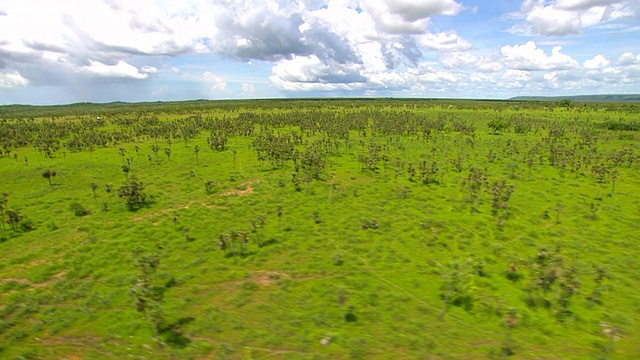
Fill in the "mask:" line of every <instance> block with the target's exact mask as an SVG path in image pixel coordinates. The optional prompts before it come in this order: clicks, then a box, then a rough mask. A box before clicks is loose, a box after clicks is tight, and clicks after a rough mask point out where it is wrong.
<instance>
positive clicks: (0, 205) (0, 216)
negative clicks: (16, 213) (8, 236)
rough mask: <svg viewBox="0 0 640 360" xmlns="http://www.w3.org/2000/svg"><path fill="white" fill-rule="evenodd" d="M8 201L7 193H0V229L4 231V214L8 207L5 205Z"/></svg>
mask: <svg viewBox="0 0 640 360" xmlns="http://www.w3.org/2000/svg"><path fill="white" fill-rule="evenodd" d="M8 203H9V194H7V193H2V195H1V196H0V230H2V231H3V232H4V223H5V221H6V220H5V216H6V212H7V210H9V208H8V207H7V204H8Z"/></svg>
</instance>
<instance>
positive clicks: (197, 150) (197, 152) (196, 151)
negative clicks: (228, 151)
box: [193, 145, 235, 167]
mask: <svg viewBox="0 0 640 360" xmlns="http://www.w3.org/2000/svg"><path fill="white" fill-rule="evenodd" d="M193 152H194V153H195V154H196V164H197V165H198V167H200V158H199V157H198V154H200V146H198V145H196V146H194V147H193ZM234 163H235V153H234Z"/></svg>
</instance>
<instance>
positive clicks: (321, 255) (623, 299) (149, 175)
mask: <svg viewBox="0 0 640 360" xmlns="http://www.w3.org/2000/svg"><path fill="white" fill-rule="evenodd" d="M283 104H284V105H283ZM330 104H331V105H330ZM263 105H264V104H261V106H260V107H256V108H252V107H251V105H250V104H249V105H247V104H246V103H241V104H239V105H238V107H241V106H242V107H243V108H242V109H241V111H251V112H252V114H254V115H255V116H256V117H258V118H260V117H268V116H272V115H274V114H285V115H286V114H294V116H298V117H300V118H301V119H304V118H305V116H318V114H331V116H332V117H334V116H335V118H336V120H334V121H348V120H345V119H348V118H349V117H350V116H353V117H355V116H359V115H358V114H356V113H355V112H360V115H361V113H362V112H366V113H367V114H368V115H367V122H368V123H367V128H366V129H367V132H366V135H365V134H363V133H362V132H359V131H356V130H353V129H352V130H351V131H350V132H349V143H348V144H347V143H346V142H341V145H340V147H339V148H338V149H337V150H334V151H331V152H330V153H329V154H328V156H327V160H328V166H327V167H326V168H325V169H324V170H323V171H322V174H321V176H320V179H319V180H312V181H309V182H308V183H307V182H302V183H301V184H299V186H298V188H296V186H295V185H294V184H293V183H292V176H291V175H292V174H293V173H295V169H294V165H293V164H292V163H291V162H290V161H287V162H285V163H284V164H283V165H281V166H275V165H273V164H271V163H269V162H268V161H262V162H261V161H258V160H257V158H256V152H255V149H254V148H252V147H251V144H252V141H253V139H255V137H256V136H258V134H259V131H260V130H262V129H269V128H273V129H275V130H276V131H278V132H280V133H282V134H288V133H297V134H298V133H299V134H301V135H302V137H303V139H304V141H303V143H302V144H298V145H296V148H298V149H299V150H300V151H303V150H304V149H305V148H308V147H309V144H311V143H312V142H313V141H316V140H320V139H322V138H326V137H327V136H326V135H325V134H323V133H322V132H321V131H319V132H315V133H312V132H307V131H305V130H304V129H302V128H300V127H299V126H296V125H290V124H283V125H281V126H275V125H266V123H256V124H254V125H253V126H254V127H255V129H256V133H254V134H252V135H250V136H246V137H241V136H235V137H230V138H229V139H228V143H227V145H226V149H225V150H223V151H218V150H210V149H209V147H208V145H207V139H206V135H207V134H205V133H201V134H199V135H197V136H195V137H194V138H192V139H189V140H188V142H186V143H185V142H183V141H182V140H181V139H180V138H173V141H172V143H171V144H168V143H167V142H166V140H165V139H162V140H160V139H156V140H154V139H152V138H146V137H143V136H140V137H137V138H136V141H135V142H125V143H119V144H111V145H109V146H107V147H104V148H96V149H94V150H92V151H81V152H66V153H65V154H61V152H62V150H60V151H58V152H56V153H54V154H53V155H52V156H51V157H47V156H44V155H43V154H42V153H41V152H38V151H36V150H35V149H34V148H33V147H24V148H16V149H13V153H18V154H19V156H18V158H17V159H13V158H12V157H11V156H3V157H0V178H1V179H2V183H1V186H2V188H1V189H0V191H1V192H4V193H7V194H9V196H8V207H9V208H11V209H16V210H19V211H20V212H21V213H22V214H23V215H25V216H26V217H27V218H28V219H30V220H31V221H32V222H33V224H34V226H35V230H33V231H11V230H10V229H9V227H8V226H5V231H4V232H3V233H2V236H3V239H4V241H3V242H2V243H0V258H2V260H3V261H2V263H0V339H1V341H0V344H2V345H0V346H1V348H0V357H2V358H9V359H11V358H96V359H101V358H122V357H128V356H133V357H136V358H214V359H240V358H246V359H249V358H255V359H275V358H282V359H351V358H353V359H358V358H367V359H368V358H379V359H400V358H407V359H413V358H416V359H418V358H419V359H422V358H443V359H445V358H452V359H453V358H502V357H503V356H505V355H506V354H510V356H513V357H515V358H531V359H533V358H559V359H560V358H561V359H568V358H576V359H580V358H610V359H615V358H619V359H628V358H635V357H637V356H638V355H640V349H638V347H637V344H638V343H640V337H639V336H640V335H639V334H638V333H637V331H636V330H635V329H638V328H640V319H639V318H638V315H637V314H638V310H639V308H638V306H639V305H640V291H638V289H637V284H638V274H639V273H640V272H638V270H640V269H639V266H638V265H637V261H636V260H637V258H638V254H639V253H640V249H639V245H638V242H637V237H638V234H640V225H638V220H639V216H640V196H639V195H638V189H640V177H638V173H639V172H638V161H635V162H630V164H627V163H626V162H625V163H623V164H619V165H617V166H613V165H611V164H610V163H607V167H608V168H610V169H611V170H615V171H616V172H617V174H618V175H617V178H616V181H615V184H613V183H612V182H611V179H610V177H607V178H606V181H603V182H601V183H598V181H597V179H596V177H595V176H594V174H593V173H592V171H591V170H592V167H591V166H586V165H584V166H581V167H578V168H577V169H575V170H574V171H572V169H571V166H570V165H567V166H566V168H564V169H563V168H561V167H559V166H557V164H556V165H555V166H552V164H551V163H550V156H551V155H550V153H549V151H548V148H545V147H544V146H545V145H544V144H545V143H544V141H543V139H544V138H545V137H550V134H549V133H550V129H552V128H554V126H556V125H554V124H557V126H560V127H562V128H563V129H566V132H565V134H564V135H562V136H560V137H559V139H557V140H558V144H562V146H563V148H566V149H569V150H570V149H573V151H574V153H573V154H574V155H572V156H576V157H583V159H590V160H588V161H592V162H593V164H594V165H595V164H596V163H598V161H602V162H606V161H605V160H606V159H607V156H608V155H609V154H611V153H613V152H615V151H619V150H621V149H623V148H628V149H632V152H633V155H632V156H635V157H636V158H634V159H637V153H638V134H637V132H633V131H614V130H606V129H603V128H601V127H599V126H598V125H599V124H601V123H603V122H606V121H608V120H607V117H610V116H614V117H616V116H620V117H622V116H624V117H625V119H627V120H629V119H630V120H632V121H638V119H639V114H638V109H637V108H636V107H633V106H628V107H625V108H622V109H618V110H615V111H613V110H609V111H605V110H603V109H601V108H598V106H596V105H593V106H591V107H589V108H588V109H587V110H584V109H582V110H579V109H572V108H563V107H553V106H551V107H547V108H543V107H539V108H536V107H534V108H529V109H523V108H522V107H519V106H518V105H517V104H516V105H508V106H507V105H504V104H493V103H489V104H487V103H479V104H467V103H456V102H453V103H451V104H440V103H438V104H430V103H420V102H418V103H412V102H406V103H402V102H398V103H393V104H391V105H392V106H391V105H389V104H388V103H385V102H380V103H379V104H376V103H374V102H371V101H363V102H358V101H355V102H335V103H330V102H329V103H327V104H322V106H318V105H316V104H311V105H310V104H309V103H307V102H300V103H295V102H292V103H281V102H280V103H276V104H274V105H273V108H271V107H268V106H263ZM201 111H202V114H203V115H205V116H207V115H209V116H212V117H213V118H220V119H222V118H223V117H227V118H233V117H234V116H237V112H235V110H234V109H233V108H225V109H223V110H221V109H217V108H215V107H211V108H209V109H205V110H201ZM349 111H352V112H354V113H349ZM345 112H346V115H345ZM407 113H409V114H413V115H415V116H417V117H420V118H426V119H435V118H442V119H444V121H446V127H445V128H443V129H442V130H441V131H433V132H432V133H431V134H429V136H424V135H423V134H420V133H408V134H407V133H402V132H399V133H394V130H389V129H387V130H385V129H383V128H380V127H378V128H376V123H377V122H376V121H378V120H377V119H379V118H381V117H388V116H391V115H392V114H396V115H398V116H406V115H405V114H407ZM305 114H307V115H305ZM309 114H311V115H309ZM518 114H524V116H525V120H527V121H530V122H536V123H538V122H539V128H538V129H535V130H534V129H531V130H530V131H526V132H524V133H515V132H513V127H511V129H504V130H503V131H500V132H499V134H494V133H493V132H494V131H492V129H491V128H490V127H489V126H488V125H489V122H490V121H491V120H493V119H496V118H499V117H503V118H506V117H507V116H512V115H518ZM112 116H113V117H114V118H115V117H117V116H118V115H117V113H115V114H114V115H112ZM122 116H127V115H122ZM182 118H184V117H182V116H180V117H179V116H174V115H161V120H162V121H165V122H170V121H174V119H182ZM407 119H408V118H407ZM58 121H76V119H73V118H71V117H70V118H68V119H62V120H58ZM301 121H302V120H301ZM407 121H409V120H407ZM455 122H461V123H463V125H469V126H472V127H474V128H475V131H474V132H472V133H465V132H464V131H462V130H460V129H459V128H458V130H456V129H454V126H453V125H452V124H453V123H455ZM399 123H402V118H400V120H399ZM382 125H384V123H382ZM382 125H380V126H382ZM400 126H401V125H400ZM119 128H121V127H119V126H118V125H115V124H113V123H107V124H105V125H104V126H103V127H102V128H98V129H97V130H98V131H101V130H102V131H107V130H114V129H115V130H117V129H119ZM122 128H123V129H126V128H127V127H126V126H122ZM386 131H389V132H391V133H386V134H385V132H386ZM585 131H587V132H588V134H586V135H585ZM585 137H588V139H589V141H590V142H589V143H588V144H587V143H585V141H586V140H585ZM154 144H157V145H159V146H160V148H161V149H164V148H169V147H170V148H171V157H170V159H169V157H167V156H165V154H163V152H162V150H161V151H160V152H159V154H158V155H157V157H156V155H155V154H154V152H153V151H152V150H151V146H153V145H154ZM371 144H378V145H379V146H380V152H379V154H378V156H379V160H378V170H377V171H372V170H362V164H361V163H360V162H358V158H359V156H367V155H370V154H371V150H369V149H370V148H371ZM195 145H198V146H199V147H200V148H202V150H201V151H200V152H199V153H198V156H197V157H196V155H195V153H194V146H195ZM136 147H137V148H138V150H137V151H136ZM535 148H538V149H539V153H540V154H541V156H540V157H536V158H535V162H534V163H533V164H531V165H530V166H529V165H527V164H526V161H525V158H526V157H525V154H527V153H529V152H530V151H531V149H535ZM119 149H124V154H125V156H121V155H120V153H119ZM489 154H493V155H494V157H493V159H490V158H491V156H489ZM594 154H595V155H594ZM382 155H384V156H386V159H387V160H386V161H385V160H382ZM24 157H27V159H28V162H27V163H25V162H24V161H23V158H24ZM125 158H131V159H132V160H130V162H131V163H132V165H131V171H130V172H129V173H128V174H124V173H123V172H122V171H121V167H122V165H123V163H124V161H125ZM423 160H424V161H429V162H430V163H431V162H435V163H436V164H437V167H438V172H437V175H436V176H435V178H434V181H433V182H431V183H428V184H424V183H423V182H422V181H420V176H419V175H415V176H414V177H413V178H412V179H410V175H409V173H408V164H409V163H411V164H412V166H414V167H417V165H418V164H419V163H420V162H421V161H423ZM473 168H482V169H485V170H484V171H485V174H486V177H487V179H488V183H489V184H490V183H492V182H493V181H494V180H505V181H506V182H507V183H508V184H509V185H511V186H513V189H514V191H513V194H512V195H511V198H510V199H509V200H508V203H507V206H506V208H505V209H501V210H500V211H499V214H498V215H494V214H493V213H492V194H491V190H490V189H489V187H488V185H487V184H485V185H483V187H482V189H481V191H479V192H478V194H479V197H478V200H477V202H476V204H475V207H476V208H477V210H476V211H471V207H472V206H474V205H473V204H470V203H469V191H468V185H467V184H468V177H469V174H470V171H471V169H473ZM47 169H50V170H54V171H56V176H55V177H53V178H51V180H52V184H51V185H49V182H48V181H47V179H45V178H43V177H42V172H43V171H44V170H47ZM125 175H126V176H132V175H135V176H136V177H137V178H138V179H139V180H141V181H142V182H144V183H145V184H146V186H147V187H146V189H145V192H146V193H147V194H148V195H151V196H153V202H150V203H149V204H148V205H147V206H144V207H142V208H141V209H139V210H137V211H134V212H131V211H129V210H128V209H127V208H126V207H125V206H124V204H123V203H122V202H121V200H120V199H119V198H118V196H117V189H118V188H119V187H120V185H121V184H122V183H124V182H125V180H126V176H125ZM208 181H210V182H211V183H210V184H212V185H211V189H210V190H209V191H206V190H205V186H204V184H205V182H208ZM91 183H95V184H96V185H98V189H97V190H96V193H95V197H94V194H93V192H92V189H91V187H90V184H91ZM105 184H112V185H113V189H114V190H113V191H112V192H111V193H107V192H106V191H105ZM613 185H615V189H614V188H613ZM72 203H78V204H81V205H82V206H83V207H85V208H86V209H87V210H88V211H89V214H88V215H85V216H76V215H75V214H74V212H73V211H71V210H70V205H71V204H72ZM104 204H106V208H105V205H104ZM103 210H107V211H103ZM260 218H264V219H265V222H264V226H262V227H261V228H260V229H258V230H257V232H256V233H252V232H251V224H252V221H256V220H257V219H260ZM232 230H235V231H239V232H242V231H246V232H247V233H250V239H251V240H250V242H249V243H248V244H247V245H246V249H245V251H244V253H243V254H241V253H240V250H238V249H236V251H235V254H234V251H233V249H231V248H229V247H228V248H227V249H226V250H221V249H220V247H219V237H220V235H221V234H226V235H228V234H230V232H231V231H232ZM259 239H260V241H258V240H259ZM260 244H261V245H262V246H260ZM238 246H239V245H238ZM543 248H544V249H546V251H547V252H549V253H554V254H555V253H556V251H557V253H558V255H557V257H556V258H555V261H560V260H558V259H562V260H563V262H562V263H561V264H556V265H557V269H556V270H557V271H556V272H554V273H553V275H554V276H557V278H556V279H555V280H554V281H555V282H553V284H552V285H551V286H550V289H549V290H548V291H542V290H541V289H540V288H537V287H536V286H535V283H536V281H535V279H536V277H537V276H538V273H537V271H539V267H537V264H538V263H537V261H536V259H537V257H538V255H539V253H540V251H541V249H543ZM136 249H138V250H136ZM140 249H142V250H140ZM140 253H142V254H151V253H157V254H158V256H159V258H160V263H159V266H158V268H157V270H156V272H155V273H154V274H153V276H152V279H151V280H152V282H153V283H154V284H155V285H157V286H158V287H160V288H162V289H163V290H162V291H163V297H162V302H161V306H162V310H163V313H164V314H165V316H166V323H168V324H180V325H181V326H180V327H179V328H178V327H176V329H177V330H176V331H175V332H174V333H171V334H169V333H166V334H164V335H163V336H161V337H160V339H159V341H156V340H158V339H156V340H154V339H155V337H154V330H153V329H154V327H153V324H152V323H150V321H149V318H148V317H146V316H145V315H144V314H143V313H141V312H138V311H136V301H135V294H134V293H133V292H132V289H134V288H135V286H136V283H138V281H139V277H140V271H139V269H138V268H136V263H138V262H139V261H140V255H136V254H140ZM596 267H600V268H603V269H606V274H607V276H606V277H605V278H604V280H603V281H602V283H601V285H598V283H597V275H598V273H597V271H596ZM570 271H572V273H575V277H576V278H577V280H576V283H577V284H576V285H575V286H574V287H575V291H573V290H572V291H573V292H572V293H571V296H570V297H569V298H568V299H569V300H568V301H569V303H568V304H566V305H563V306H561V305H560V302H561V301H562V300H563V299H564V298H563V296H564V295H565V294H567V292H565V291H567V290H566V288H567V286H568V285H567V284H568V283H569V279H568V275H566V274H568V273H569V272H570ZM563 276H565V277H563ZM594 291H596V292H597V293H598V294H599V295H598V297H596V298H595V299H592V297H593V294H594ZM448 298H451V299H455V301H449V303H448V304H447V301H446V299H448ZM507 322H509V324H510V325H509V326H507V325H505V324H506V323H507ZM601 323H607V324H610V325H611V326H612V327H615V328H617V329H620V331H621V335H620V336H619V339H618V338H616V339H613V338H612V337H607V336H606V335H605V334H604V333H603V330H604V329H603V327H602V325H601ZM323 339H324V340H325V345H323V344H321V341H322V340H323ZM613 340H619V341H613ZM163 344H164V345H163Z"/></svg>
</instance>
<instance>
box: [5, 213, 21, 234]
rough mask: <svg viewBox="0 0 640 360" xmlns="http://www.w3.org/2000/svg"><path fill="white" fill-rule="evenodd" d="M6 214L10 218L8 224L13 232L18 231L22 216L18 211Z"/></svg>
mask: <svg viewBox="0 0 640 360" xmlns="http://www.w3.org/2000/svg"><path fill="white" fill-rule="evenodd" d="M6 214H7V217H8V219H7V222H8V223H9V226H11V229H12V230H13V231H18V223H19V222H20V221H21V220H22V219H23V216H22V214H20V212H19V211H17V210H11V209H8V210H6Z"/></svg>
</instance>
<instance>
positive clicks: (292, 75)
mask: <svg viewBox="0 0 640 360" xmlns="http://www.w3.org/2000/svg"><path fill="white" fill-rule="evenodd" d="M359 67H360V66H358V65H344V64H340V63H337V62H331V61H330V62H323V61H322V60H321V59H320V58H318V57H317V56H315V55H311V56H300V57H295V58H293V59H291V60H283V61H281V62H279V63H278V64H276V66H274V67H273V69H272V75H271V76H270V77H269V79H270V80H271V82H272V83H273V84H274V85H276V86H277V87H279V88H281V89H284V90H300V89H317V90H326V89H348V88H351V86H352V85H354V84H360V83H364V82H366V81H367V79H366V78H365V77H364V76H362V75H361V74H360V72H359ZM358 86H359V85H358Z"/></svg>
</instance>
